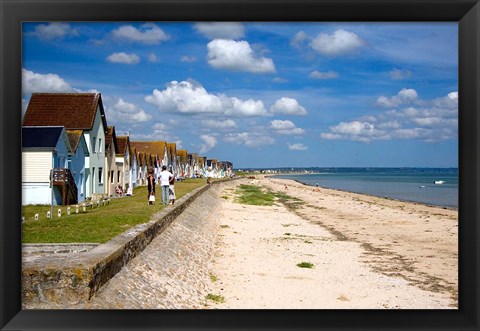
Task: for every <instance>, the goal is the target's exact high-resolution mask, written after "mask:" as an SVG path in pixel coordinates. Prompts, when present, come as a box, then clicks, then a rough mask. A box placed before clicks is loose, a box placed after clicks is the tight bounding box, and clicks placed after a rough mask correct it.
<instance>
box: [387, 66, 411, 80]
mask: <svg viewBox="0 0 480 331" xmlns="http://www.w3.org/2000/svg"><path fill="white" fill-rule="evenodd" d="M412 74H413V73H412V71H411V70H408V69H397V68H394V69H393V70H392V71H390V72H389V75H390V79H393V80H403V79H407V78H410V77H412Z"/></svg>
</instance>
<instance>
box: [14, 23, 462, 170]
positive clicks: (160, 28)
mask: <svg viewBox="0 0 480 331" xmlns="http://www.w3.org/2000/svg"><path fill="white" fill-rule="evenodd" d="M457 32H458V28H457V23H178V22H169V23H165V22H146V23H130V22H118V23H71V22H65V23H60V22H57V23H46V22H42V23H24V24H23V39H22V40H23V41H22V43H23V45H22V48H23V49H22V61H23V63H22V68H23V69H22V74H23V110H25V109H26V106H27V104H28V100H29V98H30V94H31V93H32V92H90V91H95V92H100V93H101V94H102V98H103V102H104V106H105V109H106V116H107V122H108V125H114V126H115V129H116V132H117V135H123V134H125V133H126V132H130V135H131V139H132V140H138V141H141V140H167V141H169V142H176V143H177V148H181V149H186V150H188V152H190V153H200V154H201V155H205V156H207V157H208V158H216V159H218V160H229V161H232V162H233V163H234V166H235V167H236V168H242V167H289V166H292V167H296V166H319V167H352V166H353V167H354V166H360V167H416V166H419V167H456V166H457V165H458V102H457V99H458V98H457V97H458V79H457V76H458V52H457V49H458V48H457V45H458V38H457Z"/></svg>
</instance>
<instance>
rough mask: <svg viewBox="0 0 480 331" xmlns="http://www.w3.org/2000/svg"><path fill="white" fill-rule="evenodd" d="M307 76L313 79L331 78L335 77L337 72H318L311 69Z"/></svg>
mask: <svg viewBox="0 0 480 331" xmlns="http://www.w3.org/2000/svg"><path fill="white" fill-rule="evenodd" d="M308 77H310V78H313V79H332V78H337V77H338V73H336V72H335V71H327V72H320V71H317V70H315V71H312V72H311V73H310V75H309V76H308Z"/></svg>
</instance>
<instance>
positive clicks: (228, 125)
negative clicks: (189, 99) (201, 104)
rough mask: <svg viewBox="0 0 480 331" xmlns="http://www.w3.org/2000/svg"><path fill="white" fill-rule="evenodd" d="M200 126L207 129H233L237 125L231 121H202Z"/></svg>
mask: <svg viewBox="0 0 480 331" xmlns="http://www.w3.org/2000/svg"><path fill="white" fill-rule="evenodd" d="M202 125H204V126H205V127H207V128H212V129H233V128H236V127H237V124H236V123H235V121H233V120H230V119H228V120H224V121H216V120H203V121H202Z"/></svg>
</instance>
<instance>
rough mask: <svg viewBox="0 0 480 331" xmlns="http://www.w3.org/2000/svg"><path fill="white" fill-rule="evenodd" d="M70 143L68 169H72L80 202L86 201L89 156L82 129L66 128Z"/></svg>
mask: <svg viewBox="0 0 480 331" xmlns="http://www.w3.org/2000/svg"><path fill="white" fill-rule="evenodd" d="M66 133H67V136H68V140H69V143H70V152H69V156H68V169H70V171H71V173H72V176H73V178H74V179H75V184H76V185H77V191H78V202H83V201H85V196H86V190H87V179H86V177H85V160H86V158H87V157H88V147H87V142H86V141H85V136H84V135H83V131H82V130H66Z"/></svg>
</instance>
